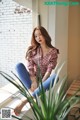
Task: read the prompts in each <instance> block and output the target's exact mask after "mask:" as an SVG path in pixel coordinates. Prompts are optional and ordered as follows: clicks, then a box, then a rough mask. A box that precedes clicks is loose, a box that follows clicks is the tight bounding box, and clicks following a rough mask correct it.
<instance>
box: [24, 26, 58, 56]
mask: <svg viewBox="0 0 80 120" xmlns="http://www.w3.org/2000/svg"><path fill="white" fill-rule="evenodd" d="M36 30H40V32H41V34H42V36H43V37H44V39H45V42H46V45H47V46H48V47H51V48H55V47H53V46H52V44H51V41H52V40H51V37H50V35H49V34H48V32H47V30H46V29H45V28H44V27H42V26H38V27H36V28H34V30H33V32H32V38H31V46H29V48H28V50H27V52H26V58H27V56H28V54H29V53H30V52H31V51H32V50H34V49H36V48H37V47H38V46H40V44H39V43H38V42H37V41H36V40H35V31H36ZM57 52H58V53H59V50H58V49H57Z"/></svg>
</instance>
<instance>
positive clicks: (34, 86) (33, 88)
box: [31, 81, 38, 92]
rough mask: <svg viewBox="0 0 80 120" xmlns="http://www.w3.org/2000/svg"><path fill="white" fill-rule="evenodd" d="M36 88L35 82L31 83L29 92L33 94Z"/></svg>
mask: <svg viewBox="0 0 80 120" xmlns="http://www.w3.org/2000/svg"><path fill="white" fill-rule="evenodd" d="M37 87H38V85H37V82H36V81H34V82H32V85H31V91H32V92H33V91H34V90H35V89H36V88H37Z"/></svg>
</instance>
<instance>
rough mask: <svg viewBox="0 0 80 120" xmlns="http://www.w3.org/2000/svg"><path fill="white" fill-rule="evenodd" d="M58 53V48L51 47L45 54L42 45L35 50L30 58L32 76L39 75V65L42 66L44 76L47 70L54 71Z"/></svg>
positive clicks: (29, 68) (29, 67) (29, 64)
mask: <svg viewBox="0 0 80 120" xmlns="http://www.w3.org/2000/svg"><path fill="white" fill-rule="evenodd" d="M57 58H58V53H57V50H56V48H51V50H50V51H49V52H48V53H47V54H46V55H45V56H43V53H42V49H41V47H38V48H37V50H33V51H32V53H31V56H30V57H29V59H28V70H29V74H30V76H36V75H37V66H38V65H39V66H40V71H41V75H42V77H43V76H44V75H45V73H46V72H50V73H51V71H52V69H54V68H55V66H56V64H57Z"/></svg>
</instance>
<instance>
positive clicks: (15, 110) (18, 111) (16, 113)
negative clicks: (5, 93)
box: [14, 103, 23, 116]
mask: <svg viewBox="0 0 80 120" xmlns="http://www.w3.org/2000/svg"><path fill="white" fill-rule="evenodd" d="M22 108H23V105H22V103H20V104H19V105H17V106H16V107H15V109H14V113H15V115H17V116H18V115H19V114H20V113H21V110H22Z"/></svg>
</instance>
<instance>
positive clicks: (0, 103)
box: [0, 83, 18, 108]
mask: <svg viewBox="0 0 80 120" xmlns="http://www.w3.org/2000/svg"><path fill="white" fill-rule="evenodd" d="M17 92H18V89H17V88H16V87H15V86H14V85H12V84H11V83H9V84H8V85H6V86H4V87H2V88H1V89H0V108H2V107H4V105H5V104H6V103H7V102H9V101H10V98H11V97H12V96H13V94H16V93H17Z"/></svg>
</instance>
